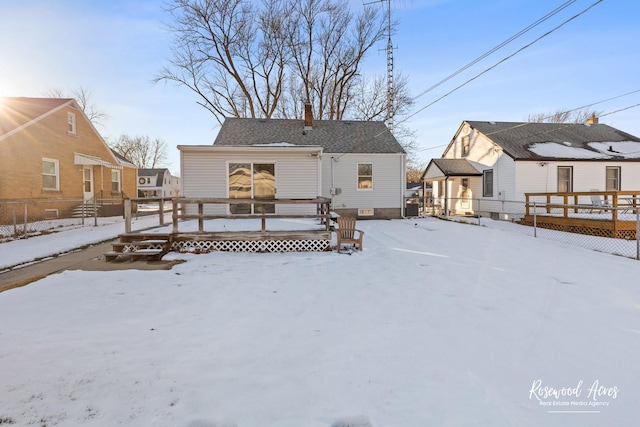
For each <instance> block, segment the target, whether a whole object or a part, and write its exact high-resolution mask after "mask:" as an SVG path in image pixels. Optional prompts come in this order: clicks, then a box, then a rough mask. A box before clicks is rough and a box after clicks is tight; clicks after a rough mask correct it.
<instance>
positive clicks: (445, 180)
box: [444, 176, 449, 216]
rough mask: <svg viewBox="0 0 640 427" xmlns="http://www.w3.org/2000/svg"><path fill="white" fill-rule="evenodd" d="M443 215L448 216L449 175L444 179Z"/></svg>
mask: <svg viewBox="0 0 640 427" xmlns="http://www.w3.org/2000/svg"><path fill="white" fill-rule="evenodd" d="M444 216H449V177H448V176H447V177H445V179H444Z"/></svg>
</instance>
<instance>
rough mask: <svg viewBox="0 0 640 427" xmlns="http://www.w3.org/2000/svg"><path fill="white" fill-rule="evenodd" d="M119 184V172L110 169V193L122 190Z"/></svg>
mask: <svg viewBox="0 0 640 427" xmlns="http://www.w3.org/2000/svg"><path fill="white" fill-rule="evenodd" d="M120 184H121V183H120V171H119V170H116V169H111V192H112V193H120V189H121V188H122V186H121V185H120Z"/></svg>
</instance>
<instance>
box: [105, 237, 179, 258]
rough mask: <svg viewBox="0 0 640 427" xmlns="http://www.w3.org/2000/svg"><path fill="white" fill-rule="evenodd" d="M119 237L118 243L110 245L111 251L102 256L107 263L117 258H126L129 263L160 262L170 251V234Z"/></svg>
mask: <svg viewBox="0 0 640 427" xmlns="http://www.w3.org/2000/svg"><path fill="white" fill-rule="evenodd" d="M119 237H120V241H119V242H117V243H113V244H112V245H111V246H112V248H113V250H112V251H110V252H107V253H106V254H105V255H104V256H105V259H106V260H107V261H113V260H115V259H117V258H119V257H120V258H124V257H126V258H128V259H130V260H131V261H137V260H139V259H147V260H150V259H153V260H160V259H162V257H163V256H164V255H165V254H166V253H167V252H169V251H170V250H171V241H172V238H171V234H157V233H126V234H121V235H120V236H119Z"/></svg>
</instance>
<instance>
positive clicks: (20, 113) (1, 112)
mask: <svg viewBox="0 0 640 427" xmlns="http://www.w3.org/2000/svg"><path fill="white" fill-rule="evenodd" d="M74 102H75V101H74V100H73V99H71V98H23V97H16V98H12V97H7V98H0V139H4V138H5V137H7V136H9V135H11V134H13V133H15V132H17V131H18V130H20V129H22V128H25V127H27V126H29V125H30V124H31V123H33V122H36V121H38V120H40V119H41V118H43V117H46V116H48V115H49V114H52V113H54V112H55V111H57V110H58V109H60V108H62V107H64V106H66V105H68V104H72V103H74Z"/></svg>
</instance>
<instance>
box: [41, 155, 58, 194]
mask: <svg viewBox="0 0 640 427" xmlns="http://www.w3.org/2000/svg"><path fill="white" fill-rule="evenodd" d="M42 189H43V190H47V191H58V190H60V165H59V164H58V161H57V160H53V159H42Z"/></svg>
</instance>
